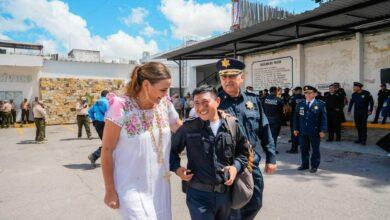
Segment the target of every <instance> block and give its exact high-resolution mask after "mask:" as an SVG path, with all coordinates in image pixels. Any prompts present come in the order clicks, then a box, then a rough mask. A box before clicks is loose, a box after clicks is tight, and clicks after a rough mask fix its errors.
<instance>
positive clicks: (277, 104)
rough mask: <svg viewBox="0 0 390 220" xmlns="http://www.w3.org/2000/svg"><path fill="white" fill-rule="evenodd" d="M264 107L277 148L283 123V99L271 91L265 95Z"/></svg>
mask: <svg viewBox="0 0 390 220" xmlns="http://www.w3.org/2000/svg"><path fill="white" fill-rule="evenodd" d="M263 109H264V114H265V115H266V116H267V119H268V122H269V126H270V129H271V134H272V138H273V139H274V143H275V150H276V143H277V140H278V136H279V133H280V128H281V127H282V123H283V100H282V99H281V98H279V97H277V96H276V95H275V94H273V93H271V94H270V95H268V96H267V97H265V99H264V102H263ZM276 153H277V151H276Z"/></svg>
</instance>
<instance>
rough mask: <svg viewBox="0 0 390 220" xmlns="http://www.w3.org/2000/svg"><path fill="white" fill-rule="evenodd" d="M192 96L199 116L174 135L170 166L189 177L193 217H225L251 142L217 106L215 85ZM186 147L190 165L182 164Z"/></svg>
mask: <svg viewBox="0 0 390 220" xmlns="http://www.w3.org/2000/svg"><path fill="white" fill-rule="evenodd" d="M193 96H194V102H195V111H196V113H197V114H198V116H199V117H197V118H193V119H189V120H187V121H186V122H184V124H183V126H181V127H180V128H179V129H178V130H177V132H176V133H175V134H174V135H173V138H172V148H171V153H170V159H169V160H170V170H171V171H172V172H175V173H176V175H178V176H179V177H180V178H181V179H182V180H183V181H187V190H186V194H187V206H188V209H189V211H190V215H191V219H193V220H214V219H218V220H219V219H220V220H226V219H229V215H230V212H231V208H230V207H231V185H232V184H233V182H234V180H235V178H236V176H237V174H238V173H240V172H242V171H243V170H244V168H245V167H247V166H248V158H249V149H250V147H251V146H250V144H249V143H248V141H247V140H246V138H245V136H244V134H243V132H242V129H241V128H240V127H239V126H238V122H237V120H236V119H235V118H234V117H232V116H230V115H227V114H224V113H222V112H219V111H218V110H217V108H218V104H219V102H220V98H219V97H217V93H216V90H215V89H214V88H213V87H211V86H208V85H203V86H200V87H198V88H196V89H195V90H194V92H193ZM232 129H234V131H233V130H232ZM233 133H234V134H235V135H234V136H233V135H232V134H233ZM184 148H186V150H187V158H188V164H187V168H184V167H181V165H180V154H181V152H182V151H183V150H184Z"/></svg>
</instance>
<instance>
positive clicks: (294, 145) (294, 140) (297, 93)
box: [286, 86, 305, 154]
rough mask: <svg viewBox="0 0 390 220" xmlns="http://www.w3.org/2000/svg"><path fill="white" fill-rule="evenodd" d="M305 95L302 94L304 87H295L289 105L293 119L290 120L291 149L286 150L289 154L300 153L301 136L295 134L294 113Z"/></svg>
mask: <svg viewBox="0 0 390 220" xmlns="http://www.w3.org/2000/svg"><path fill="white" fill-rule="evenodd" d="M304 100H305V97H304V96H303V95H302V87H300V86H297V87H295V89H294V94H293V95H292V96H291V98H290V102H289V105H290V107H291V120H290V130H291V149H290V150H288V151H286V152H287V153H289V154H297V153H298V145H299V137H297V136H295V135H294V115H295V109H296V107H297V105H298V104H299V103H300V102H302V101H304Z"/></svg>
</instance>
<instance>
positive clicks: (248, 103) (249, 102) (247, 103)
mask: <svg viewBox="0 0 390 220" xmlns="http://www.w3.org/2000/svg"><path fill="white" fill-rule="evenodd" d="M245 106H246V108H247V109H249V110H252V109H253V108H254V107H255V106H254V105H253V102H251V101H247V102H246V103H245Z"/></svg>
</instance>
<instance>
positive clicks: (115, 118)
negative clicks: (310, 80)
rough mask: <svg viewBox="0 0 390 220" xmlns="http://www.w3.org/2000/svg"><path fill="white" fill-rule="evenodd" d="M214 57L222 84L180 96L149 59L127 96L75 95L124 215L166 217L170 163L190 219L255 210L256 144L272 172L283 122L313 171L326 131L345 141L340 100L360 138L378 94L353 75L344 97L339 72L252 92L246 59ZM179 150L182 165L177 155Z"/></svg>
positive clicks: (8, 120) (7, 118) (385, 105)
mask: <svg viewBox="0 0 390 220" xmlns="http://www.w3.org/2000/svg"><path fill="white" fill-rule="evenodd" d="M216 67H217V69H218V72H219V79H220V82H221V88H220V89H219V90H218V91H217V90H216V89H215V88H213V87H211V86H209V85H202V86H200V87H198V88H196V89H195V90H194V91H193V92H192V93H187V94H186V95H185V96H184V98H181V97H180V96H179V95H178V94H173V95H172V96H171V97H169V96H168V91H169V88H170V85H171V75H170V72H169V70H168V69H167V67H166V66H164V65H163V64H161V63H157V62H149V63H146V64H143V65H141V66H137V67H136V68H135V69H134V70H133V72H132V75H131V80H130V83H129V84H128V85H127V86H126V91H125V94H124V95H123V96H116V95H115V94H113V93H109V91H108V90H104V91H102V92H101V97H100V98H99V99H98V100H97V101H96V102H94V103H93V104H92V105H91V106H88V104H87V100H86V99H85V98H81V99H80V100H79V102H78V103H77V105H76V112H77V113H76V114H77V116H76V118H77V125H78V134H77V137H78V138H81V137H82V129H83V127H84V128H85V131H86V135H87V138H88V139H91V131H90V122H91V121H92V124H93V126H94V127H95V129H96V131H97V133H98V135H99V138H100V139H101V140H102V144H101V146H99V147H98V148H97V149H96V151H94V152H93V153H91V154H90V155H88V159H89V161H90V162H91V164H93V165H95V163H96V160H98V159H99V158H100V157H101V163H102V171H103V178H104V185H105V197H104V202H105V204H106V205H107V206H108V207H110V208H112V209H119V211H120V213H121V215H122V216H123V217H124V218H125V219H167V220H169V219H172V213H171V206H170V204H171V202H170V198H171V197H170V194H171V193H170V186H169V184H170V182H169V178H170V171H171V172H173V173H175V174H176V175H177V176H178V177H179V178H180V179H181V180H182V181H183V191H184V192H185V193H186V196H187V206H188V210H189V212H190V216H191V219H202V220H203V219H210V220H211V219H254V217H255V216H256V215H257V214H258V212H259V211H260V209H261V207H262V201H263V189H264V181H263V176H262V172H261V170H260V168H259V164H260V160H261V151H264V153H265V164H266V165H265V170H264V172H266V173H269V174H272V173H274V172H275V170H276V168H277V166H276V154H278V153H279V152H278V150H277V140H278V136H279V133H280V130H281V127H282V126H287V125H288V124H289V126H290V130H291V140H290V142H291V148H290V149H289V150H288V151H287V153H293V154H295V153H298V151H300V152H301V164H300V166H299V167H298V170H301V171H303V170H310V172H311V173H316V172H317V170H318V168H319V166H320V162H321V159H320V158H321V154H320V147H319V146H320V142H321V139H322V138H324V137H325V134H326V133H328V138H327V141H329V142H331V141H341V139H342V137H341V123H342V122H345V121H346V117H345V115H344V109H345V107H346V106H348V109H347V112H348V114H350V112H351V111H352V108H353V110H354V121H355V124H356V128H357V130H358V138H357V140H356V141H355V142H356V143H360V144H362V145H365V144H366V141H367V117H368V116H369V115H370V114H372V112H373V106H374V100H373V98H372V95H371V94H370V93H369V92H368V91H366V90H363V89H362V87H363V84H361V83H359V82H355V83H354V85H353V91H354V92H353V94H352V97H351V98H350V99H348V97H347V95H346V92H345V91H344V89H343V88H341V87H340V84H339V83H337V82H336V83H333V84H331V85H330V86H329V91H328V92H326V93H324V95H322V94H321V93H319V92H318V90H317V89H316V88H315V87H313V86H311V85H306V86H304V87H303V88H302V87H299V86H298V87H295V88H294V89H293V91H292V94H290V89H289V88H285V89H283V90H282V88H278V87H274V86H273V87H271V88H269V89H265V90H263V91H260V92H259V93H258V94H255V92H254V91H253V88H252V87H247V88H246V90H242V89H241V88H242V85H243V83H244V76H243V70H244V68H245V64H244V63H242V62H241V61H239V60H235V59H230V58H224V59H221V60H219V61H218V62H217V63H216ZM389 94H390V92H389V90H387V89H386V85H381V90H380V91H379V93H378V108H377V110H376V116H375V119H374V121H373V123H378V118H379V114H380V112H382V115H383V121H382V123H385V122H386V118H387V117H388V116H389V114H390V97H389ZM0 103H1V106H0V110H1V125H2V127H3V126H4V127H9V125H10V124H12V123H15V119H16V116H14V115H16V111H15V110H16V108H15V104H13V101H12V100H10V101H9V102H8V101H5V102H0ZM30 106H31V105H30V104H29V102H28V100H27V99H24V101H23V102H22V103H21V105H20V108H21V110H22V111H21V124H23V123H27V122H28V121H29V111H30ZM32 106H33V116H34V121H35V124H36V127H37V133H36V141H37V142H38V143H44V142H45V141H46V140H47V139H46V135H45V117H46V111H45V106H44V104H43V102H42V101H41V100H39V99H38V98H36V99H35V101H34V102H33V103H32ZM183 121H184V122H183ZM298 148H299V149H298ZM184 150H186V154H187V158H188V162H187V166H183V164H182V163H181V159H180V158H181V157H180V155H181V153H182V152H183V151H184ZM310 151H311V154H310ZM246 172H250V175H249V178H250V179H251V180H252V181H251V184H252V187H249V186H248V185H246V186H248V188H246V189H245V190H246V191H248V190H249V191H251V193H250V197H247V198H244V197H245V196H239V197H237V196H235V190H236V187H233V186H234V184H235V181H236V179H237V178H240V179H241V180H242V178H244V175H243V174H244V173H246ZM240 187H245V184H244V185H241V186H240ZM237 204H238V205H237ZM232 207H234V208H232Z"/></svg>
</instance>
